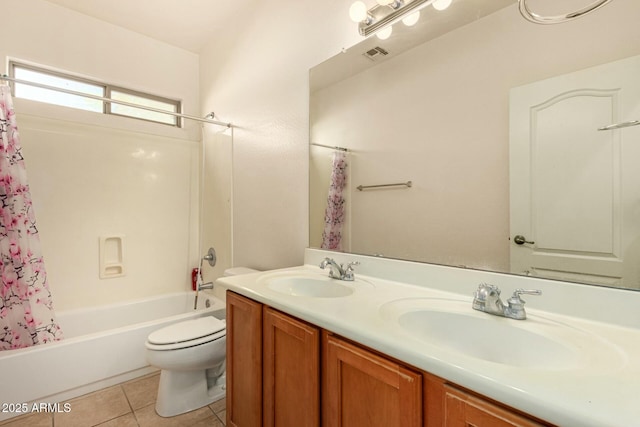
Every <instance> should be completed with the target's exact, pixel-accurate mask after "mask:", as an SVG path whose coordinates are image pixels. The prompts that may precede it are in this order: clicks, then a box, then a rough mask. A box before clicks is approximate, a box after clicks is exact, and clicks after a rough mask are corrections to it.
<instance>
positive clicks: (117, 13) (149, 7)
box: [47, 0, 258, 53]
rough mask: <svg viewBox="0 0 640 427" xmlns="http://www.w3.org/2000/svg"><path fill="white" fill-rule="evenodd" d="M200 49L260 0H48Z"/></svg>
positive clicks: (178, 45) (182, 45) (168, 41)
mask: <svg viewBox="0 0 640 427" xmlns="http://www.w3.org/2000/svg"><path fill="white" fill-rule="evenodd" d="M47 1H49V2H50V3H55V4H57V5H60V6H63V7H66V8H68V9H72V10H75V11H77V12H80V13H83V14H85V15H89V16H92V17H94V18H97V19H100V20H102V21H106V22H109V23H112V24H115V25H117V26H120V27H124V28H127V29H129V30H131V31H135V32H137V33H140V34H144V35H146V36H149V37H152V38H154V39H156V40H160V41H163V42H165V43H168V44H171V45H173V46H177V47H179V48H182V49H186V50H189V51H191V52H195V53H198V52H200V49H201V48H202V47H203V46H204V45H205V44H206V43H208V42H209V41H211V40H212V39H213V38H214V37H215V35H216V33H217V32H219V31H221V30H223V29H224V28H225V27H226V26H227V25H229V23H230V22H234V21H235V20H237V19H241V18H242V17H243V14H244V13H246V12H247V11H248V10H249V8H250V6H251V5H252V4H254V3H256V2H257V1H258V0H180V1H176V0H47Z"/></svg>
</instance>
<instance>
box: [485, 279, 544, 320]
mask: <svg viewBox="0 0 640 427" xmlns="http://www.w3.org/2000/svg"><path fill="white" fill-rule="evenodd" d="M523 294H526V295H542V291H541V290H537V289H532V290H525V289H516V290H515V291H514V292H513V295H512V296H511V298H509V299H508V300H507V304H508V305H506V306H505V305H504V303H503V302H502V300H501V299H500V289H499V288H498V287H497V286H494V285H489V284H487V283H481V284H479V285H478V289H477V290H476V291H475V293H474V295H473V309H474V310H479V311H484V312H485V313H489V314H494V315H496V316H503V317H509V318H511V319H516V320H524V319H526V318H527V313H526V311H525V310H524V304H525V302H524V301H523V300H522V298H520V295H523Z"/></svg>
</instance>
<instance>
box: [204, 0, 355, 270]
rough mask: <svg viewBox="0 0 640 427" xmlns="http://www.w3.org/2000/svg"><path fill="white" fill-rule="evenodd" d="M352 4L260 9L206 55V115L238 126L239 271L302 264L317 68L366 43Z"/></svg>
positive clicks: (310, 1) (276, 1)
mask: <svg viewBox="0 0 640 427" xmlns="http://www.w3.org/2000/svg"><path fill="white" fill-rule="evenodd" d="M351 3H352V2H351V0H327V1H314V0H300V1H291V0H272V1H268V2H264V1H260V2H256V5H255V9H254V12H253V15H250V16H247V17H245V19H244V20H243V26H241V27H237V28H229V31H228V32H227V33H226V37H220V38H217V39H216V40H214V41H212V42H211V43H210V44H209V45H208V46H207V47H206V48H205V49H203V51H202V52H201V57H200V61H201V69H200V75H201V88H202V108H203V111H206V110H207V109H213V110H214V111H215V112H216V114H219V115H220V117H221V119H222V120H224V121H230V122H232V123H234V124H235V125H236V126H237V128H235V129H234V176H233V179H234V189H233V194H234V196H233V197H234V206H233V211H234V216H233V222H234V232H233V244H234V264H235V265H237V266H240V265H242V266H247V267H254V268H259V269H270V268H279V267H285V266H291V265H299V264H302V262H303V255H304V253H303V249H304V248H305V247H306V246H307V242H308V237H307V228H308V207H307V201H308V197H307V194H308V145H307V144H308V142H309V133H308V111H309V109H308V100H309V97H308V91H309V89H308V74H309V69H310V68H311V67H313V66H314V65H316V64H318V63H320V62H322V61H324V60H325V59H327V58H329V57H331V56H333V55H335V54H337V53H338V52H340V50H341V49H342V48H343V47H349V46H351V45H353V44H354V43H356V42H357V41H359V40H360V36H359V35H358V33H357V28H356V24H353V23H352V22H351V21H350V20H349V15H348V10H349V6H350V4H351Z"/></svg>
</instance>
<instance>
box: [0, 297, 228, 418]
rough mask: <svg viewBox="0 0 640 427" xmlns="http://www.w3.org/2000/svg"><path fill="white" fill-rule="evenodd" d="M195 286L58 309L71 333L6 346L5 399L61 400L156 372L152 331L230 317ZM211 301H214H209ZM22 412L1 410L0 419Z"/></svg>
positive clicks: (1, 360)
mask: <svg viewBox="0 0 640 427" xmlns="http://www.w3.org/2000/svg"><path fill="white" fill-rule="evenodd" d="M194 297H195V293H194V292H180V293H174V294H167V295H161V296H157V297H151V298H147V299H143V300H135V301H129V302H126V303H120V304H114V305H108V306H102V307H94V308H90V309H79V310H71V311H66V312H60V313H57V319H58V322H59V323H60V326H61V327H62V330H63V332H64V335H65V339H64V340H62V341H59V342H55V343H51V344H45V345H40V346H34V347H30V348H24V349H18V350H6V351H0V372H2V380H1V381H0V404H4V405H5V406H7V405H6V404H20V405H22V404H24V403H31V402H38V403H56V402H60V401H62V400H66V399H70V398H73V397H76V396H80V395H82V394H85V393H88V392H91V391H94V390H98V389H100V388H103V387H107V386H109V385H113V384H117V383H119V382H122V381H126V380H129V379H131V378H135V377H137V376H141V375H144V374H147V373H150V372H153V371H154V370H155V368H152V367H150V366H149V365H148V364H147V362H146V359H145V347H144V342H145V340H146V339H147V336H148V335H149V333H151V332H152V331H154V330H156V329H159V328H161V327H163V326H166V325H169V324H171V323H175V322H178V321H181V320H185V319H190V318H195V317H200V316H207V315H213V316H215V317H217V318H220V319H224V318H225V304H224V302H223V301H221V300H220V299H218V298H216V297H215V296H213V295H211V294H209V293H206V292H201V293H200V296H199V298H198V310H195V311H194V310H193V302H194V301H193V300H194ZM207 306H208V307H207ZM16 415H21V414H20V413H11V412H0V420H3V419H7V418H11V417H13V416H16Z"/></svg>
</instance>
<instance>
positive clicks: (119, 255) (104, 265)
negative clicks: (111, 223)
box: [100, 234, 125, 279]
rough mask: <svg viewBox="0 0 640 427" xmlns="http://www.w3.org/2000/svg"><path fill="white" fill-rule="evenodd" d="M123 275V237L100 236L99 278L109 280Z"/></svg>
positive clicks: (119, 235)
mask: <svg viewBox="0 0 640 427" xmlns="http://www.w3.org/2000/svg"><path fill="white" fill-rule="evenodd" d="M124 275H125V266H124V235H121V234H118V235H111V236H101V237H100V278H101V279H111V278H113V277H121V276H124Z"/></svg>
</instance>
